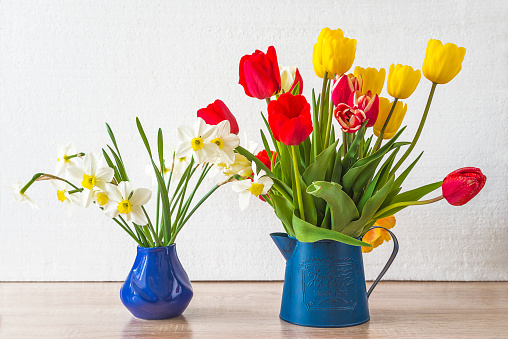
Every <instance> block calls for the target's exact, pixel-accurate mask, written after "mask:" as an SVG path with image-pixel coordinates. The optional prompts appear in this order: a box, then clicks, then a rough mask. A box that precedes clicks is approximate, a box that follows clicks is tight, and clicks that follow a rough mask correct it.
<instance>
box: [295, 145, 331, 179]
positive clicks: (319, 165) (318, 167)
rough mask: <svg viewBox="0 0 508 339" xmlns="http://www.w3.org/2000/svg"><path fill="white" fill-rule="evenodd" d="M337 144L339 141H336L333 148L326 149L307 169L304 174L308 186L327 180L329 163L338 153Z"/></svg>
mask: <svg viewBox="0 0 508 339" xmlns="http://www.w3.org/2000/svg"><path fill="white" fill-rule="evenodd" d="M337 143H338V141H335V142H334V143H333V144H332V145H331V146H329V147H328V148H326V149H325V150H324V151H323V152H321V153H320V154H319V155H318V156H317V157H316V161H315V162H314V163H313V164H312V165H310V166H309V167H307V169H306V170H305V172H304V173H303V180H304V181H305V183H306V184H307V185H310V184H312V183H313V182H314V181H323V180H325V175H326V172H325V169H326V168H327V167H328V163H329V162H330V161H331V160H333V155H334V154H335V153H337V150H336V149H337Z"/></svg>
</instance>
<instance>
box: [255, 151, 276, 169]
mask: <svg viewBox="0 0 508 339" xmlns="http://www.w3.org/2000/svg"><path fill="white" fill-rule="evenodd" d="M270 153H271V154H272V158H273V162H274V163H275V160H276V159H277V152H274V151H270ZM256 158H258V159H259V160H260V161H261V162H262V163H263V164H264V165H265V166H266V167H268V169H269V170H271V169H272V163H271V161H270V157H268V153H267V152H266V150H265V149H264V150H262V151H261V152H259V153H258V154H256Z"/></svg>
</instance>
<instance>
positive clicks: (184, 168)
mask: <svg viewBox="0 0 508 339" xmlns="http://www.w3.org/2000/svg"><path fill="white" fill-rule="evenodd" d="M216 104H217V105H220V103H216ZM222 105H223V104H222ZM208 110H209V109H208V108H204V109H201V110H199V111H198V116H199V115H200V114H205V115H206V112H208ZM136 123H137V127H138V131H139V134H140V136H141V139H142V141H143V143H144V145H145V147H146V150H147V152H148V159H149V160H150V164H149V165H148V167H147V172H149V173H151V174H152V176H153V181H154V184H155V186H156V187H157V188H156V191H157V198H156V200H157V202H156V207H155V222H152V220H151V219H150V217H149V213H148V212H147V209H146V208H145V205H146V204H147V203H148V201H149V200H150V198H151V196H152V191H151V190H149V189H147V188H137V189H135V188H134V187H133V185H132V183H131V181H130V178H129V176H128V175H127V171H126V168H125V165H124V162H123V159H122V155H121V154H120V150H119V148H118V145H117V142H116V138H115V136H114V134H113V131H112V130H111V128H110V126H109V125H108V124H106V127H107V131H108V133H109V136H110V138H111V142H112V145H113V146H110V145H107V148H104V149H102V153H101V154H99V153H86V154H85V153H84V152H76V149H75V148H74V146H73V145H72V144H67V145H61V144H57V146H58V149H59V150H58V161H57V166H56V169H55V174H49V173H37V174H35V175H34V176H33V177H32V179H31V180H30V181H28V183H26V184H23V183H21V182H17V183H14V184H12V185H10V189H11V190H12V192H13V195H14V197H15V199H16V200H18V201H19V202H29V203H30V204H31V205H32V207H34V208H37V206H36V204H35V202H34V201H33V200H32V199H31V198H30V197H29V196H28V195H27V193H26V191H27V190H28V189H29V187H30V186H31V185H32V184H33V183H35V182H39V181H43V180H50V181H51V183H53V185H54V186H55V188H56V197H57V199H58V200H59V201H60V202H62V203H64V204H65V205H66V206H67V212H68V215H69V216H70V214H71V213H72V208H73V206H74V205H77V206H80V207H84V208H88V207H91V206H95V208H96V209H99V210H102V211H103V212H104V214H105V215H106V216H107V217H108V218H111V219H112V220H113V221H114V222H115V223H116V224H118V226H120V227H121V228H122V229H123V230H124V231H125V232H126V233H127V234H128V235H129V236H130V237H131V238H132V239H134V240H135V241H136V243H137V244H138V245H139V246H141V247H160V246H169V245H172V244H174V242H175V239H176V236H177V235H178V233H179V232H180V230H181V229H182V227H183V226H184V225H185V224H186V223H187V221H188V220H189V218H190V217H191V216H192V215H193V214H194V212H195V211H196V210H197V208H198V207H200V206H201V205H202V204H203V203H204V202H205V200H206V199H207V198H208V197H209V196H210V195H211V194H212V193H213V192H215V190H216V189H217V188H219V187H220V186H221V185H223V184H225V183H227V182H228V181H230V180H234V178H235V177H237V175H236V176H235V175H233V174H232V175H230V177H228V178H227V179H226V180H225V181H223V182H220V183H218V184H216V185H214V186H213V187H212V189H211V190H210V191H208V193H206V194H205V195H204V196H203V197H202V198H201V199H200V200H199V201H198V202H197V203H195V204H194V205H192V203H193V199H194V196H195V194H196V191H197V190H198V188H199V187H200V185H201V184H202V182H203V180H204V179H205V177H206V175H207V174H208V173H209V172H210V170H211V169H212V167H213V166H214V163H217V164H223V163H227V164H232V163H233V162H234V157H235V154H234V149H235V147H237V146H238V145H239V143H240V141H239V138H238V136H237V135H236V134H234V133H230V130H231V127H230V122H229V121H228V120H225V121H222V120H221V121H217V122H216V123H215V124H213V125H208V124H206V123H205V121H204V120H203V119H202V118H199V117H198V118H197V119H196V121H195V125H194V128H192V127H190V126H183V127H180V128H178V136H179V138H180V142H179V143H178V146H177V147H176V148H175V147H172V146H170V145H166V144H165V143H164V140H163V133H162V130H161V129H159V131H158V134H157V154H154V153H153V152H152V149H151V147H150V144H149V143H148V139H147V137H146V135H145V132H144V130H143V127H142V126H141V122H140V121H139V119H137V118H136ZM235 123H236V122H235ZM232 130H233V131H234V132H235V133H238V126H237V125H235V126H233V127H232ZM193 178H194V179H193ZM191 180H192V181H191Z"/></svg>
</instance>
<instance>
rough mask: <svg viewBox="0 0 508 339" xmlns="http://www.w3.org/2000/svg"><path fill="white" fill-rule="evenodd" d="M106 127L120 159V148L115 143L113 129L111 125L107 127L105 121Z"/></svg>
mask: <svg viewBox="0 0 508 339" xmlns="http://www.w3.org/2000/svg"><path fill="white" fill-rule="evenodd" d="M106 129H107V130H108V134H109V137H110V138H111V141H112V142H113V146H115V149H116V152H117V153H118V157H119V158H120V159H122V156H121V155H120V150H119V149H118V146H117V145H116V139H115V135H114V134H113V130H112V129H111V127H109V125H108V123H106Z"/></svg>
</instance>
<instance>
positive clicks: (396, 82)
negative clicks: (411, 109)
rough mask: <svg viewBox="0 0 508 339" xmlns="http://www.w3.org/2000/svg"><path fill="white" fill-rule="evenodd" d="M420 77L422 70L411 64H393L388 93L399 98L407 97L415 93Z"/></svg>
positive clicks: (389, 74)
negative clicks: (414, 67) (415, 68)
mask: <svg viewBox="0 0 508 339" xmlns="http://www.w3.org/2000/svg"><path fill="white" fill-rule="evenodd" d="M420 78H421V73H420V70H416V71H415V70H413V67H411V66H403V65H400V64H398V65H394V64H392V65H391V66H390V69H389V71H388V81H387V84H386V87H387V88H386V89H387V90H388V94H390V95H391V96H392V97H394V98H397V99H406V98H408V97H409V96H410V95H411V94H413V92H414V91H415V89H416V86H418V83H419V82H420Z"/></svg>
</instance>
